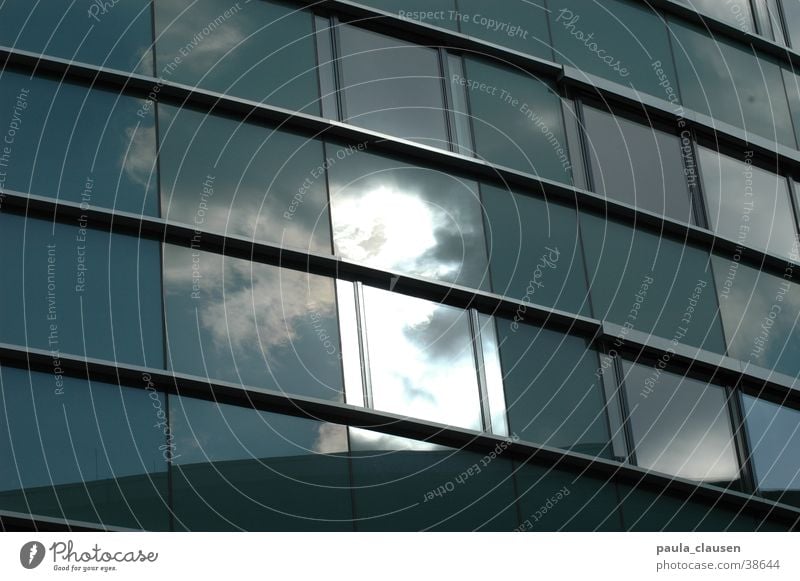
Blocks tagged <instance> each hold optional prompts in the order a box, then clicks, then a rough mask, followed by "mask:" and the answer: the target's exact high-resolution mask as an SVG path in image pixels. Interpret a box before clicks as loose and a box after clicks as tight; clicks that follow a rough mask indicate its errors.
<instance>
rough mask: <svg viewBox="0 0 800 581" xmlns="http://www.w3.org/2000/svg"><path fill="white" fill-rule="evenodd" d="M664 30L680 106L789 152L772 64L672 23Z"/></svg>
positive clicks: (791, 142)
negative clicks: (669, 39)
mask: <svg viewBox="0 0 800 581" xmlns="http://www.w3.org/2000/svg"><path fill="white" fill-rule="evenodd" d="M670 29H671V30H672V33H673V34H674V35H675V36H674V43H673V44H674V46H675V61H676V63H677V69H678V77H679V79H680V87H681V96H682V98H683V104H684V105H686V106H687V107H688V108H689V109H692V110H694V111H697V112H698V113H702V114H705V115H711V116H712V117H714V118H715V119H717V120H719V121H723V122H725V123H730V124H731V125H734V126H736V127H740V128H742V129H744V130H745V131H748V132H752V133H754V134H756V135H760V136H762V137H766V138H767V139H771V140H775V141H777V142H779V143H782V144H784V145H788V146H790V147H795V138H794V134H793V132H792V127H791V125H790V124H789V123H786V120H787V119H788V118H789V106H788V104H787V102H786V91H785V90H784V88H783V80H782V79H781V70H780V68H779V67H778V66H777V65H776V64H775V63H774V62H772V61H771V60H769V59H768V58H767V57H766V56H765V55H756V54H754V53H753V51H752V49H749V50H748V49H745V48H744V45H739V44H735V43H733V42H729V41H727V40H725V39H724V38H722V37H720V36H715V37H713V38H711V37H709V36H707V35H706V33H705V32H703V31H701V30H700V29H699V28H695V27H693V26H691V25H688V24H684V23H682V22H679V21H678V20H676V19H671V20H670Z"/></svg>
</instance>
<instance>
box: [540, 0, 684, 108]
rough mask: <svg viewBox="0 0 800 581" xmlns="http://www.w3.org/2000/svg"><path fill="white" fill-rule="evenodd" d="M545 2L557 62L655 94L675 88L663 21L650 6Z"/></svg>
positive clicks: (619, 1)
mask: <svg viewBox="0 0 800 581" xmlns="http://www.w3.org/2000/svg"><path fill="white" fill-rule="evenodd" d="M548 7H549V8H550V30H551V32H552V35H553V46H554V48H555V54H556V59H557V60H558V61H559V62H562V63H563V64H565V65H567V66H570V67H574V68H576V69H579V70H581V71H583V72H585V73H589V74H592V75H597V76H598V77H602V78H605V79H608V80H610V81H613V82H615V83H620V84H622V85H625V86H630V87H633V88H634V89H636V90H637V91H642V92H644V93H649V94H651V95H654V96H656V97H659V98H661V99H668V98H669V93H668V92H667V91H668V88H667V87H670V88H674V90H676V91H677V82H676V80H675V72H674V70H673V68H672V55H671V52H670V45H669V38H668V37H667V27H666V26H665V25H664V22H663V20H662V16H661V15H660V14H659V13H657V12H656V11H655V10H654V9H652V8H650V7H649V6H643V5H641V4H640V3H638V2H631V1H628V0H605V1H604V2H586V1H585V0H549V1H548ZM656 64H658V67H656V66H654V65H656ZM656 68H661V69H662V70H663V75H662V74H661V73H658V71H657V70H656ZM664 80H666V81H667V83H668V86H663V85H662V84H661V83H663V82H664ZM681 88H682V87H681Z"/></svg>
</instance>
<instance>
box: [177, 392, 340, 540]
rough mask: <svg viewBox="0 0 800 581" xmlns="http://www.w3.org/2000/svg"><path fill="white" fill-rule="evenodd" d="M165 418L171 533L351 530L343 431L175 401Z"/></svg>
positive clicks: (198, 402)
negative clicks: (170, 457)
mask: <svg viewBox="0 0 800 581" xmlns="http://www.w3.org/2000/svg"><path fill="white" fill-rule="evenodd" d="M170 416H171V418H172V420H171V422H172V433H173V434H174V437H175V450H176V457H175V466H174V469H173V472H172V481H173V484H172V486H173V489H172V498H173V503H174V505H175V527H176V529H177V530H191V531H226V530H246V531H338V530H352V517H353V512H352V505H351V502H350V477H349V473H348V461H347V431H346V428H344V427H343V426H337V425H334V424H328V423H323V422H315V421H311V420H306V419H301V418H293V417H289V416H283V415H278V414H272V413H266V412H258V411H255V410H252V409H246V408H240V407H236V406H230V405H220V404H217V403H214V402H208V401H201V400H196V399H190V398H185V397H177V396H170ZM178 454H179V455H180V456H178Z"/></svg>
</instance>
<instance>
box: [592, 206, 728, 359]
mask: <svg viewBox="0 0 800 581" xmlns="http://www.w3.org/2000/svg"><path fill="white" fill-rule="evenodd" d="M581 226H582V235H583V244H584V252H585V253H586V265H587V267H588V270H589V292H590V296H591V299H592V306H593V311H594V315H595V317H597V318H599V319H605V320H608V321H611V322H613V323H616V324H617V325H623V326H624V327H623V330H622V331H620V332H621V333H624V334H625V335H628V334H629V332H630V330H635V331H639V332H642V333H653V334H654V335H657V336H659V337H662V338H664V339H667V340H671V341H673V342H674V343H675V344H678V343H681V344H684V345H691V346H693V347H701V348H703V349H706V350H709V351H713V352H716V353H724V352H725V339H724V337H723V334H722V326H721V323H720V320H719V315H718V310H719V307H718V305H717V299H716V296H715V288H714V279H713V278H712V275H711V267H710V264H709V263H710V259H709V254H708V252H706V251H705V250H702V249H700V248H697V247H695V246H692V245H690V244H687V243H683V242H679V241H677V240H672V239H670V238H667V237H666V236H661V235H659V234H657V233H651V232H648V231H646V230H643V229H641V228H631V227H630V226H628V225H626V224H623V223H621V222H617V221H613V220H605V219H603V218H602V217H601V216H598V215H595V214H591V213H588V212H585V213H582V214H581Z"/></svg>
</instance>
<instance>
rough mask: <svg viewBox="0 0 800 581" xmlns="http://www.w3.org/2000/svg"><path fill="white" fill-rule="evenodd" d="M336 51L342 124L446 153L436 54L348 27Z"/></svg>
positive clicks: (443, 108) (444, 123)
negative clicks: (339, 56)
mask: <svg viewBox="0 0 800 581" xmlns="http://www.w3.org/2000/svg"><path fill="white" fill-rule="evenodd" d="M339 47H340V51H341V62H340V65H341V82H342V92H341V94H342V98H343V100H344V103H343V107H344V115H345V120H346V121H348V122H349V123H353V124H354V125H358V126H360V127H366V128H367V129H372V130H374V131H380V132H381V133H387V134H389V135H392V136H395V137H402V138H404V139H410V140H412V141H418V142H420V143H424V144H426V145H432V146H434V147H441V148H443V149H448V148H449V143H448V135H447V124H446V118H445V104H444V103H445V101H444V92H443V85H442V74H441V69H440V66H439V55H438V53H437V52H436V50H434V49H432V48H428V47H424V46H419V45H417V44H413V43H410V42H406V41H404V40H400V39H398V38H394V37H391V36H386V35H384V34H379V33H377V32H372V31H370V30H365V29H363V28H358V27H356V26H350V25H347V24H343V25H341V26H340V27H339Z"/></svg>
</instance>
